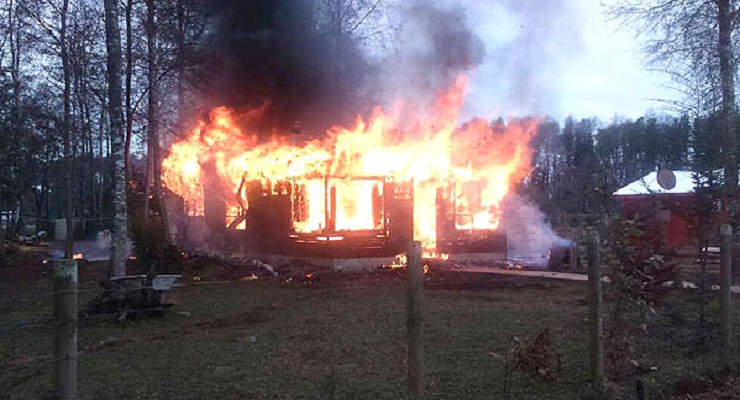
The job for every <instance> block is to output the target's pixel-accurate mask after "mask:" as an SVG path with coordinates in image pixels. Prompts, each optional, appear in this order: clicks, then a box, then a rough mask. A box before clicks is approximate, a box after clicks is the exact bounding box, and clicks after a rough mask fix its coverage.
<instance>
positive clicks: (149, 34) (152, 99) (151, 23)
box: [144, 0, 169, 242]
mask: <svg viewBox="0 0 740 400" xmlns="http://www.w3.org/2000/svg"><path fill="white" fill-rule="evenodd" d="M146 6H147V30H146V41H147V47H148V54H147V66H148V75H149V107H148V109H147V119H148V120H149V124H148V125H147V127H148V140H149V151H150V152H151V153H150V157H149V160H150V164H149V165H150V167H151V169H150V171H149V173H148V174H147V176H148V178H149V179H150V180H151V182H152V189H153V191H152V194H153V200H154V204H155V205H156V208H157V210H158V211H159V220H158V221H157V222H158V223H160V224H161V225H160V227H161V229H162V234H163V236H164V239H165V241H166V242H169V224H168V221H167V210H166V209H165V205H164V201H163V199H162V177H161V175H162V174H161V169H160V154H159V153H160V151H159V83H158V79H157V76H158V65H157V54H158V49H157V22H156V13H157V9H156V1H155V0H147V1H146ZM148 199H149V196H147V198H146V199H145V202H146V201H148ZM144 211H145V212H148V208H147V209H145V210H144ZM145 215H147V214H145Z"/></svg>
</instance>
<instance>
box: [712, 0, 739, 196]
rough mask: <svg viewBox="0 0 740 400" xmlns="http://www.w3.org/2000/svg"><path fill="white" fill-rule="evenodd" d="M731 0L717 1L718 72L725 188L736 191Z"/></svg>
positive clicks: (732, 15) (732, 14) (732, 13)
mask: <svg viewBox="0 0 740 400" xmlns="http://www.w3.org/2000/svg"><path fill="white" fill-rule="evenodd" d="M731 3H732V2H731V1H730V0H717V8H718V12H717V25H718V27H719V43H718V53H719V70H720V84H721V88H722V137H723V138H724V143H727V144H728V146H727V148H726V153H725V157H724V161H725V168H724V169H725V188H727V189H728V191H729V190H733V189H735V188H737V155H736V153H737V148H736V146H737V145H736V140H735V139H736V138H735V123H734V119H735V65H734V61H733V59H732V58H733V57H732V29H733V27H732V24H733V21H732V20H733V18H734V12H733V10H732V4H731Z"/></svg>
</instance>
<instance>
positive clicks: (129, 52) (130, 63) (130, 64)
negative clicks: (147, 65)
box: [125, 0, 134, 182]
mask: <svg viewBox="0 0 740 400" xmlns="http://www.w3.org/2000/svg"><path fill="white" fill-rule="evenodd" d="M133 3H134V0H127V1H126V146H125V147H126V149H125V153H126V154H125V159H126V182H128V181H129V180H131V178H132V176H131V173H132V171H131V137H132V136H133V130H134V112H133V110H132V109H131V77H132V76H133V74H134V60H133V33H132V27H131V11H132V9H133V7H134V4H133Z"/></svg>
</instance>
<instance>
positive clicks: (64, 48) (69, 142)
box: [59, 0, 74, 259]
mask: <svg viewBox="0 0 740 400" xmlns="http://www.w3.org/2000/svg"><path fill="white" fill-rule="evenodd" d="M68 9H69V0H64V2H63V3H62V10H61V15H60V19H61V29H60V30H59V41H60V52H61V56H62V72H63V74H64V77H63V80H64V89H63V94H62V102H63V104H62V108H63V110H64V111H63V117H62V136H63V137H64V167H65V171H64V180H65V190H66V191H67V196H66V198H67V204H66V209H67V210H66V216H67V242H66V244H65V246H64V257H65V258H68V259H70V258H72V255H73V253H74V191H73V187H74V185H73V184H72V180H73V171H72V169H73V168H74V163H73V160H72V146H73V140H74V139H73V138H72V126H71V124H70V114H71V112H70V105H71V104H70V102H71V99H70V97H71V96H70V85H71V74H72V71H71V70H70V69H71V66H70V63H69V49H68V43H67V10H68Z"/></svg>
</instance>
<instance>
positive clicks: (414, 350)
mask: <svg viewBox="0 0 740 400" xmlns="http://www.w3.org/2000/svg"><path fill="white" fill-rule="evenodd" d="M407 256H408V259H407V261H408V266H407V267H406V277H407V279H408V290H407V298H406V315H407V319H406V323H407V327H408V348H409V349H408V367H409V382H408V384H409V394H410V395H411V398H413V399H420V398H423V396H424V341H423V329H424V328H423V318H422V303H423V298H424V296H423V288H424V287H423V284H424V282H423V280H424V265H423V263H422V260H421V242H410V243H409V245H408V252H407Z"/></svg>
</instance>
